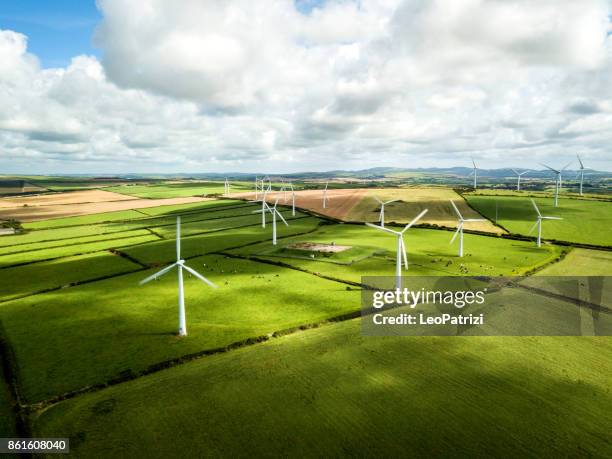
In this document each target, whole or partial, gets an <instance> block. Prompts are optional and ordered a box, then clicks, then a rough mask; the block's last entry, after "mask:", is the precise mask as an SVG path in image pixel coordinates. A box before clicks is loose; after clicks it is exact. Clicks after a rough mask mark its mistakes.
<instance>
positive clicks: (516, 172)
mask: <svg viewBox="0 0 612 459" xmlns="http://www.w3.org/2000/svg"><path fill="white" fill-rule="evenodd" d="M512 172H514V173H515V174H516V175H521V174H520V173H519V171H517V170H516V169H512Z"/></svg>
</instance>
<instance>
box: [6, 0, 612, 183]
mask: <svg viewBox="0 0 612 459" xmlns="http://www.w3.org/2000/svg"><path fill="white" fill-rule="evenodd" d="M98 5H99V8H100V10H101V12H102V14H103V20H102V22H101V23H100V24H99V25H98V27H97V30H96V32H95V37H94V39H95V43H96V44H97V46H99V47H100V48H101V51H102V53H101V54H102V56H103V57H102V58H101V60H100V61H98V59H96V58H95V57H91V56H75V57H74V58H73V60H72V62H71V64H70V65H69V66H67V67H66V68H53V69H45V68H41V66H40V64H39V62H38V59H37V58H36V56H33V55H32V54H30V53H28V51H27V38H26V37H25V36H24V35H22V34H19V33H17V32H14V31H0V149H1V150H0V151H1V152H2V154H1V155H0V166H3V167H5V169H6V168H11V167H12V168H14V169H15V170H17V168H21V169H22V170H30V169H31V167H35V168H36V167H39V169H40V170H38V172H49V171H50V170H51V169H53V167H57V169H58V170H57V171H60V169H61V170H65V168H66V167H68V168H70V170H72V171H83V170H84V171H98V170H101V169H103V170H104V171H105V172H121V171H127V170H129V171H139V170H140V171H190V170H198V171H206V170H228V169H231V170H245V171H250V170H267V171H272V170H278V171H284V170H304V169H317V170H325V169H337V168H365V167H370V166H376V165H386V166H388V165H395V166H413V167H418V166H436V165H459V164H463V163H466V162H469V156H470V155H471V154H474V155H475V156H476V157H478V158H481V159H482V161H481V162H483V167H495V166H501V165H508V164H510V165H518V164H527V163H529V164H531V163H535V162H538V161H544V160H546V161H553V162H554V161H555V159H556V158H557V157H558V156H560V155H561V156H567V157H568V158H573V157H574V153H575V151H577V150H580V151H581V152H583V155H584V157H585V159H586V160H587V161H588V162H589V163H590V165H591V166H592V167H601V168H607V169H612V167H611V166H610V155H609V152H608V151H607V148H608V147H607V146H608V145H609V144H610V141H611V140H612V139H611V137H612V133H611V132H610V130H609V129H606V126H607V125H608V124H607V123H609V114H610V113H611V107H612V45H611V43H612V38H611V36H610V35H609V31H610V30H612V29H611V25H610V13H611V11H610V5H609V3H608V2H605V1H603V0H601V1H600V0H585V1H583V2H579V3H578V2H574V1H569V0H567V1H558V0H554V1H553V0H542V1H539V2H535V3H534V2H527V0H507V1H502V0H457V1H453V2H445V1H442V0H435V1H428V2H425V1H417V0H361V1H350V0H328V1H326V2H322V1H306V2H302V3H300V4H298V5H297V6H296V3H294V2H293V1H291V0H268V1H267V2H266V3H265V7H263V6H262V3H260V2H251V1H248V0H206V1H202V0H184V1H182V2H181V5H180V7H177V6H176V5H175V4H173V3H171V2H168V1H166V0H142V1H141V2H139V14H138V15H136V14H133V11H132V9H131V8H133V7H131V6H130V5H129V4H128V3H126V2H124V1H122V0H99V2H98ZM41 160H42V161H41ZM60 160H61V162H62V165H61V168H60V167H59V166H54V164H55V163H54V161H60ZM487 163H488V164H487ZM43 168H45V169H44V170H43Z"/></svg>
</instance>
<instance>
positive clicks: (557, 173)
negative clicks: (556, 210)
mask: <svg viewBox="0 0 612 459" xmlns="http://www.w3.org/2000/svg"><path fill="white" fill-rule="evenodd" d="M540 164H541V165H542V166H544V167H545V168H547V169H550V170H551V171H553V172H554V173H555V207H557V205H558V204H559V192H560V191H561V180H562V178H561V174H562V173H563V171H564V170H565V169H567V167H568V166H569V165H570V164H572V163H571V162H569V163H567V164H566V165H565V166H563V168H561V169H559V170H557V169H553V168H552V167H550V166H547V165H546V164H542V163H540Z"/></svg>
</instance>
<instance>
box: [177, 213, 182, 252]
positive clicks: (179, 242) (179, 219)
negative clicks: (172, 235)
mask: <svg viewBox="0 0 612 459" xmlns="http://www.w3.org/2000/svg"><path fill="white" fill-rule="evenodd" d="M180 259H181V217H176V260H177V261H178V260H180Z"/></svg>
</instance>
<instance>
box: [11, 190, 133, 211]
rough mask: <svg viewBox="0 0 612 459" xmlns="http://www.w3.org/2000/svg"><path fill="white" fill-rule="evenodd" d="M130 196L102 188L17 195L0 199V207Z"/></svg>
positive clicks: (79, 202) (78, 202)
mask: <svg viewBox="0 0 612 459" xmlns="http://www.w3.org/2000/svg"><path fill="white" fill-rule="evenodd" d="M130 199H134V198H133V197H132V196H126V195H124V194H119V193H113V192H111V191H104V190H85V191H72V192H67V193H48V194H41V195H36V196H19V197H10V198H2V199H0V209H7V208H14V207H24V206H27V207H33V206H60V205H69V204H83V203H94V202H109V201H128V200H130Z"/></svg>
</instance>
